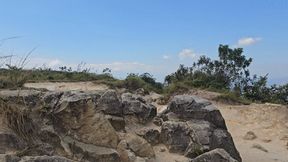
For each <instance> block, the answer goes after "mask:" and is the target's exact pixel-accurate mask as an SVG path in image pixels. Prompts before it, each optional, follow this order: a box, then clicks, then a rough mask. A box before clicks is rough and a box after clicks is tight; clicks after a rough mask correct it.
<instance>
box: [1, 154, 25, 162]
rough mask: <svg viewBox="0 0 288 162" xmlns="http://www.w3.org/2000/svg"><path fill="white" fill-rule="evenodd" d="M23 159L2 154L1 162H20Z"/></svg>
mask: <svg viewBox="0 0 288 162" xmlns="http://www.w3.org/2000/svg"><path fill="white" fill-rule="evenodd" d="M20 160H21V159H20V158H19V157H17V156H15V155H10V154H0V161H1V162H18V161H20Z"/></svg>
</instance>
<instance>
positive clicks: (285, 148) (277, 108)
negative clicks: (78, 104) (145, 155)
mask: <svg viewBox="0 0 288 162" xmlns="http://www.w3.org/2000/svg"><path fill="white" fill-rule="evenodd" d="M25 86H26V87H33V88H46V89H48V90H55V91H58V90H84V91H85V90H105V89H107V88H108V87H107V86H105V85H96V84H93V83H91V82H78V83H28V84H25ZM191 93H192V94H194V95H197V96H200V97H203V98H206V99H208V100H211V98H213V97H215V96H217V95H218V94H217V93H213V92H205V91H192V92H191ZM213 103H214V104H215V105H216V106H217V107H218V108H219V109H220V111H221V113H222V115H223V117H224V119H225V121H226V124H227V127H228V130H229V132H230V133H231V135H232V137H233V139H234V142H235V145H236V147H237V149H238V151H239V152H240V154H241V157H242V159H243V162H288V108H287V107H285V106H281V105H275V104H251V105H238V106H236V105H227V104H223V103H216V102H213ZM157 107H158V111H163V110H165V109H166V107H167V106H166V105H164V106H163V105H162V106H157ZM248 131H252V132H253V133H254V134H255V135H256V138H255V139H253V140H247V139H246V140H245V139H244V138H243V137H244V136H245V135H246V133H247V132H248ZM253 145H257V146H258V147H259V146H260V147H262V149H259V148H254V147H253ZM162 147H165V146H159V147H158V146H157V147H155V148H154V149H155V152H157V154H158V155H157V160H158V161H167V162H169V161H171V162H172V161H175V159H178V160H182V159H180V158H181V156H178V155H176V154H175V155H174V154H169V153H168V152H167V151H164V152H161V151H160V150H161V148H162ZM264 150H266V151H264Z"/></svg>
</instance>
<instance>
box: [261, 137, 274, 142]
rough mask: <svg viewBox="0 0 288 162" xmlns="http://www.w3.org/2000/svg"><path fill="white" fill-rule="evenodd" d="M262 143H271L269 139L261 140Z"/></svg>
mask: <svg viewBox="0 0 288 162" xmlns="http://www.w3.org/2000/svg"><path fill="white" fill-rule="evenodd" d="M262 141H263V142H265V143H269V142H271V141H272V140H271V139H269V138H265V139H263V140H262Z"/></svg>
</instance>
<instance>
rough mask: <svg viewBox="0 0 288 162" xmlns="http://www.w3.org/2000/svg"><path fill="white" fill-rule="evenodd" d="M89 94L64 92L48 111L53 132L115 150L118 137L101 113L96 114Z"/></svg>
mask: <svg viewBox="0 0 288 162" xmlns="http://www.w3.org/2000/svg"><path fill="white" fill-rule="evenodd" d="M94 106H95V104H94V102H93V100H92V98H91V94H87V93H83V92H79V91H75V92H65V93H64V94H63V95H62V96H61V98H60V100H59V102H58V103H57V105H56V106H54V108H53V109H52V111H50V112H51V113H50V114H52V115H51V116H52V117H51V120H52V122H53V125H54V127H55V131H56V132H57V133H60V134H68V135H71V136H74V137H75V138H77V140H79V141H82V142H85V143H90V144H95V145H99V146H105V147H112V148H116V147H117V144H118V136H117V134H116V131H115V129H114V128H113V126H112V125H111V124H110V122H109V121H108V120H107V119H106V118H105V116H104V114H102V113H101V112H99V113H96V110H95V107H94Z"/></svg>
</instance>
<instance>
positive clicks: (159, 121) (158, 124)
mask: <svg viewBox="0 0 288 162" xmlns="http://www.w3.org/2000/svg"><path fill="white" fill-rule="evenodd" d="M153 123H154V124H155V125H157V126H161V125H162V123H163V119H162V118H160V117H157V116H156V117H155V118H154V119H153Z"/></svg>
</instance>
